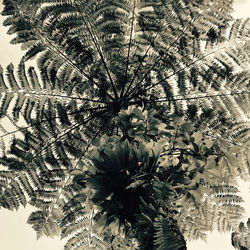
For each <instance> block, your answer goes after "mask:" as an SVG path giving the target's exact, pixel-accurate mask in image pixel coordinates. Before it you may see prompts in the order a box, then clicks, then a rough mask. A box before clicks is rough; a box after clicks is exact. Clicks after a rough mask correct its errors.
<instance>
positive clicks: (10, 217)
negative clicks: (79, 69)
mask: <svg viewBox="0 0 250 250" xmlns="http://www.w3.org/2000/svg"><path fill="white" fill-rule="evenodd" d="M0 1H1V0H0ZM0 10H2V3H1V2H0ZM235 10H236V11H235V13H234V16H235V17H239V18H240V17H250V0H235ZM2 21H3V18H2V16H0V64H1V66H2V67H3V68H6V66H7V65H8V64H9V63H10V62H12V63H13V64H14V65H17V64H18V62H19V60H20V58H21V55H22V51H21V49H20V46H19V45H10V44H9V41H10V36H7V35H6V31H7V29H6V28H5V27H3V26H2ZM239 188H240V190H241V191H242V196H243V198H244V200H245V209H246V211H247V213H246V216H245V218H243V221H244V222H246V221H247V218H248V216H249V217H250V194H249V184H248V183H244V182H242V181H241V182H240V187H239ZM32 211H33V208H31V207H29V206H27V207H26V208H21V209H19V210H18V211H14V212H13V211H8V210H5V209H0V223H1V225H0V250H62V249H63V246H64V244H65V241H60V239H59V238H54V239H50V238H45V237H42V238H40V239H39V240H37V239H36V235H35V232H34V231H33V229H32V228H31V226H30V225H28V224H26V221H27V218H28V216H29V214H30V213H31V212H32ZM230 238H231V234H230V233H228V234H221V233H218V232H213V233H211V234H208V237H207V242H204V241H192V242H189V243H188V250H201V249H202V250H234V248H233V247H232V246H231V240H230Z"/></svg>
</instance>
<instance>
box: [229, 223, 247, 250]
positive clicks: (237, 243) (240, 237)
mask: <svg viewBox="0 0 250 250" xmlns="http://www.w3.org/2000/svg"><path fill="white" fill-rule="evenodd" d="M249 228H250V219H248V221H247V227H246V226H245V224H244V222H241V223H240V224H239V227H238V229H237V230H236V231H234V232H232V246H233V247H234V248H235V249H240V250H244V249H245V250H247V249H249V248H250V242H249Z"/></svg>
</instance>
